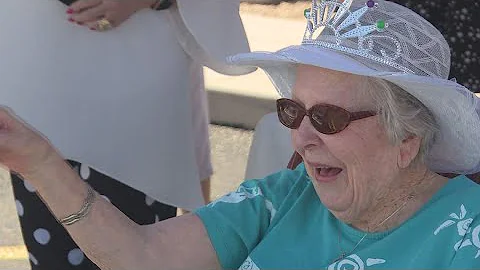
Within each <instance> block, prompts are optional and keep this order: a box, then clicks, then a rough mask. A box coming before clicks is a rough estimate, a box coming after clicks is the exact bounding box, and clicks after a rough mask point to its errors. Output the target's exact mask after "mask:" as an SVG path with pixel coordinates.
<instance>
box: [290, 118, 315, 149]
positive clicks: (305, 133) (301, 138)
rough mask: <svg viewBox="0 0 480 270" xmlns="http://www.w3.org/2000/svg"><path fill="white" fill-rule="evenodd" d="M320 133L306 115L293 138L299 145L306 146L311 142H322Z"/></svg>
mask: <svg viewBox="0 0 480 270" xmlns="http://www.w3.org/2000/svg"><path fill="white" fill-rule="evenodd" d="M318 135H319V132H318V131H317V130H315V128H314V127H313V125H312V122H310V118H309V117H308V116H307V115H305V117H304V118H303V119H302V122H301V123H300V126H299V127H298V128H297V129H296V130H294V132H293V136H294V138H293V139H294V143H295V144H296V145H297V146H300V147H304V146H306V145H309V144H318V143H319V142H321V139H320V136H318Z"/></svg>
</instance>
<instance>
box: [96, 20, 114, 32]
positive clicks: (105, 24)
mask: <svg viewBox="0 0 480 270" xmlns="http://www.w3.org/2000/svg"><path fill="white" fill-rule="evenodd" d="M112 28H113V26H112V23H111V22H110V21H109V20H107V19H105V18H103V19H101V20H99V21H97V30H98V31H107V30H110V29H112Z"/></svg>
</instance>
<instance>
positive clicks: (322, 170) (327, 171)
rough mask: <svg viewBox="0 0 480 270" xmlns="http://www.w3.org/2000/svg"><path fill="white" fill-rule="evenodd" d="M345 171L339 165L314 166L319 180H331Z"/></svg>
mask: <svg viewBox="0 0 480 270" xmlns="http://www.w3.org/2000/svg"><path fill="white" fill-rule="evenodd" d="M342 171H343V169H341V168H337V167H317V168H314V172H315V179H316V180H317V181H319V182H331V181H333V180H335V179H336V178H337V176H338V175H339V174H340V173H341V172H342Z"/></svg>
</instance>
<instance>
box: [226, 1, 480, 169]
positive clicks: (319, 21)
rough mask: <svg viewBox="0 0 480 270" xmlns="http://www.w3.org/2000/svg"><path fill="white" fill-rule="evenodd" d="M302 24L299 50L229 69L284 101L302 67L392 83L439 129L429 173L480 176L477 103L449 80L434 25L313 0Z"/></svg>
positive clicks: (387, 7)
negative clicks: (249, 72)
mask: <svg viewBox="0 0 480 270" xmlns="http://www.w3.org/2000/svg"><path fill="white" fill-rule="evenodd" d="M305 17H306V18H307V27H306V30H305V34H304V38H303V41H302V43H301V45H295V46H290V47H287V48H284V49H282V50H279V51H277V52H274V53H272V52H253V53H246V54H239V55H235V56H231V57H230V58H229V61H230V62H231V63H233V64H236V65H244V66H255V67H259V68H262V69H263V70H264V71H265V72H266V74H267V75H268V76H269V78H270V79H271V81H272V82H273V84H274V85H275V87H276V89H277V90H278V92H279V93H280V95H281V96H283V97H290V96H291V93H292V87H293V85H294V82H295V76H296V70H295V68H296V66H297V64H307V65H312V66H317V67H322V68H326V69H331V70H337V71H342V72H347V73H351V74H357V75H363V76H370V77H375V78H380V79H384V80H387V81H390V82H392V83H394V84H396V85H398V86H400V87H402V88H403V89H404V90H406V91H408V92H409V93H410V94H412V95H413V96H415V97H416V98H417V99H418V100H420V101H421V102H422V103H423V104H424V105H425V106H426V107H427V108H429V109H430V111H431V112H432V113H433V115H434V117H435V119H436V121H437V124H438V126H439V128H440V131H439V132H438V134H436V137H435V143H434V145H433V146H432V148H431V151H430V153H429V156H428V157H427V164H428V166H429V167H430V169H432V170H433V171H436V172H439V173H447V172H448V173H458V174H471V173H476V172H478V171H480V114H479V113H480V101H479V98H478V97H476V96H475V95H474V94H473V93H472V92H470V91H469V90H468V89H466V88H465V87H463V86H462V85H460V84H458V83H456V82H455V81H454V80H448V74H449V72H450V48H449V46H448V44H447V42H446V41H445V39H444V38H443V36H442V34H441V33H440V32H439V31H438V30H437V29H436V28H435V27H434V26H433V25H431V24H430V23H429V22H428V21H426V20H425V19H423V18H422V17H421V16H420V15H418V14H416V13H415V12H413V11H411V10H410V9H408V8H406V7H403V6H401V5H398V4H395V3H392V2H389V1H384V0H375V1H373V0H368V1H367V0H344V1H343V2H342V1H335V0H313V1H312V8H311V9H308V10H305ZM272 31H273V29H272Z"/></svg>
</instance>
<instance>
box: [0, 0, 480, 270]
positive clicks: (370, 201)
mask: <svg viewBox="0 0 480 270" xmlns="http://www.w3.org/2000/svg"><path fill="white" fill-rule="evenodd" d="M305 14H306V16H307V18H308V24H307V30H306V32H305V37H304V39H303V42H302V45H299V46H292V47H288V48H286V49H283V50H281V51H279V52H276V53H253V54H244V55H238V56H236V57H233V58H231V60H232V62H234V63H237V64H239V65H249V66H250V65H252V66H253V65H257V66H259V67H261V68H263V69H264V70H265V71H266V72H267V73H268V74H269V76H270V77H271V79H272V80H273V82H274V83H275V85H276V87H277V88H278V90H279V91H280V93H281V94H283V95H284V96H285V97H290V96H291V98H283V99H280V100H278V116H279V119H280V121H281V122H282V123H283V124H284V125H285V126H287V127H289V128H290V129H292V143H293V146H294V148H295V150H296V151H297V152H298V153H299V154H300V155H301V156H302V158H303V160H304V162H303V163H302V164H300V165H299V166H297V168H296V169H295V170H284V171H280V172H278V173H276V174H273V175H270V176H268V177H266V178H265V179H259V180H250V181H247V182H245V183H244V184H242V185H241V186H240V188H239V189H238V190H237V191H236V192H233V193H230V194H228V195H226V196H224V197H223V198H221V199H219V200H217V201H215V202H213V203H211V204H209V205H208V206H206V207H204V208H200V209H198V210H197V211H196V212H195V213H194V214H189V215H184V216H181V217H177V218H173V219H169V220H166V221H162V222H159V223H156V224H154V225H147V226H140V225H137V224H136V223H134V222H132V221H131V220H129V219H128V218H126V217H125V216H124V215H123V214H122V213H121V212H120V211H118V210H117V209H116V208H114V207H113V206H112V205H111V204H110V203H109V202H108V201H105V200H103V199H101V198H100V197H99V196H98V195H97V193H96V192H95V191H94V190H93V189H92V188H91V187H89V186H88V185H87V184H86V183H85V182H84V181H82V180H81V179H80V178H79V177H78V175H77V174H75V173H74V172H73V171H72V169H71V168H70V166H69V165H68V164H67V163H65V162H64V159H63V158H62V157H61V156H60V155H59V154H58V153H57V152H56V151H55V150H54V149H53V148H52V147H51V145H50V144H49V143H48V141H47V140H46V139H45V138H43V137H42V136H40V135H38V133H36V132H34V131H32V129H30V128H29V127H28V126H27V125H26V124H22V122H20V121H19V120H17V119H16V118H15V117H13V116H12V114H11V113H9V112H8V111H7V110H2V113H1V115H0V123H1V125H0V126H1V137H0V139H1V140H0V162H2V163H3V164H4V165H5V166H7V167H9V168H10V170H12V171H15V172H17V173H18V174H20V175H21V176H22V177H24V178H28V179H31V183H32V185H33V186H34V187H36V188H37V191H38V193H39V194H40V195H41V196H42V198H43V199H44V200H45V202H46V203H47V204H48V205H49V207H50V209H51V211H52V212H53V213H54V215H55V216H56V217H57V218H58V220H59V222H60V223H61V224H63V225H64V226H65V227H66V228H67V230H68V231H69V233H70V234H71V235H72V237H73V239H74V240H75V241H76V242H77V243H78V245H79V246H80V247H82V249H83V250H84V251H85V252H86V254H87V255H88V256H89V257H90V258H91V259H92V260H93V261H94V262H96V263H97V264H98V265H99V266H100V267H101V268H102V269H218V268H224V269H236V268H240V269H262V268H265V269H280V268H285V269H301V268H302V269H321V268H323V269H346V268H349V267H351V268H352V269H365V268H372V269H373V268H397V269H405V268H452V269H457V268H478V267H480V258H479V257H480V221H479V214H480V207H479V204H478V198H479V196H480V187H479V186H477V184H475V183H473V182H472V181H470V180H469V179H468V178H466V177H465V176H458V177H455V178H454V179H448V178H445V177H442V176H441V175H439V174H437V173H436V172H453V173H460V174H463V173H465V174H466V173H471V172H476V171H479V170H480V162H479V156H480V145H479V144H478V131H479V130H480V117H479V114H478V112H477V111H476V106H478V105H479V104H478V103H479V101H478V99H477V98H476V97H475V96H474V95H473V94H472V93H471V92H470V91H468V90H467V89H465V88H463V87H462V86H460V85H458V84H457V83H455V82H453V81H449V80H447V76H448V67H449V59H450V58H449V50H448V46H447V45H446V42H445V40H444V39H443V38H442V36H441V34H440V33H439V32H438V31H437V30H436V29H435V28H434V27H433V26H432V25H431V24H429V23H428V22H427V21H425V20H424V19H423V18H421V17H420V16H419V15H417V14H415V13H413V12H412V11H410V10H409V9H407V8H404V7H402V6H399V5H397V4H394V3H391V2H387V1H381V0H378V1H372V0H369V1H367V2H365V1H360V0H359V1H356V0H353V1H344V2H343V3H339V2H337V1H334V0H324V1H318V0H314V1H313V5H312V9H311V10H307V11H306V12H305ZM161 176H162V175H161V174H159V177H161Z"/></svg>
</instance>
